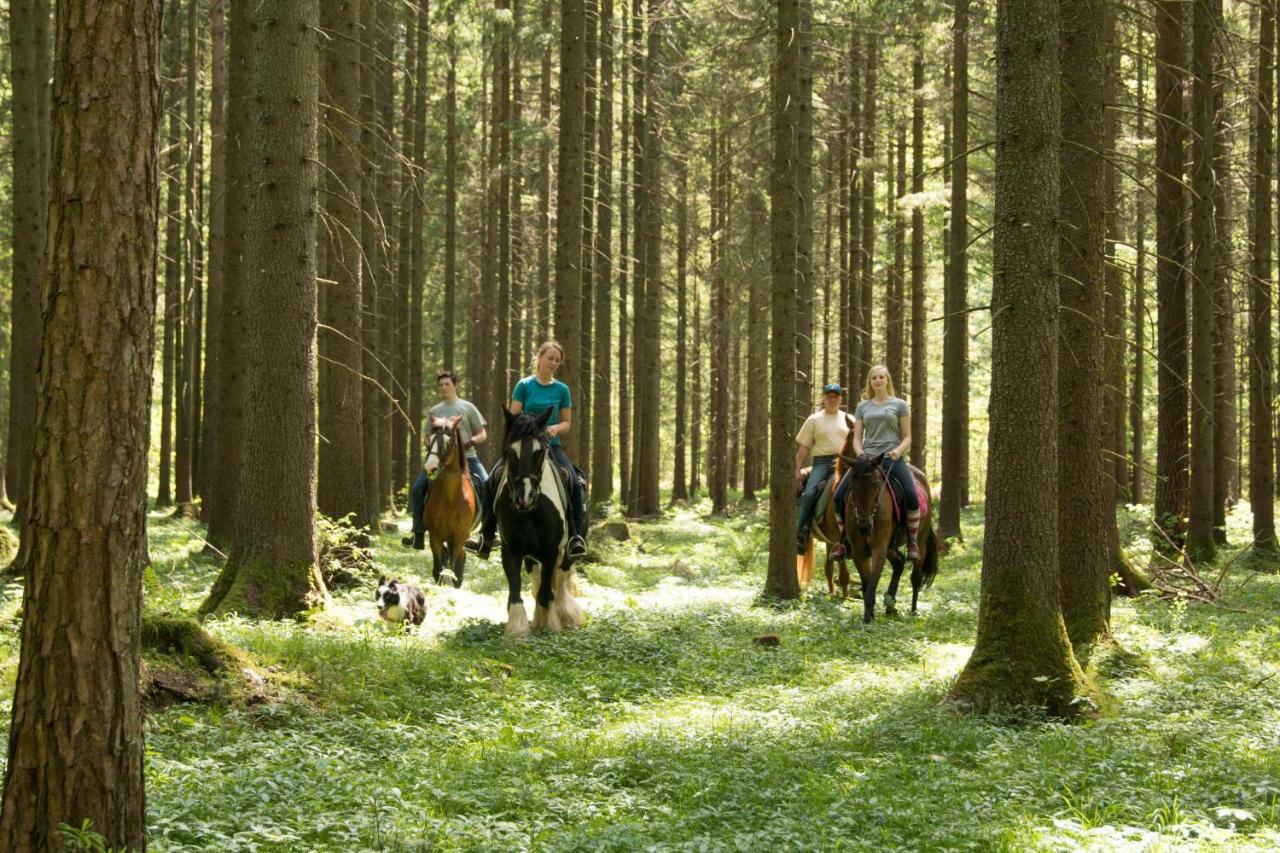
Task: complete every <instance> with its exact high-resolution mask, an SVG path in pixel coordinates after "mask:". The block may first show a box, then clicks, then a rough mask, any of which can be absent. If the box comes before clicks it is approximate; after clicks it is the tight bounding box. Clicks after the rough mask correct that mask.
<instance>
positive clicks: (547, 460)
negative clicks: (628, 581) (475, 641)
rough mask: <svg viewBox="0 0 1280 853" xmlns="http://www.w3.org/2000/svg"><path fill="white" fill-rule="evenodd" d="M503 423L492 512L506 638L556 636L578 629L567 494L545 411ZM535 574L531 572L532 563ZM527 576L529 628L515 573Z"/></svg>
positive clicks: (507, 414) (507, 415) (509, 418)
mask: <svg viewBox="0 0 1280 853" xmlns="http://www.w3.org/2000/svg"><path fill="white" fill-rule="evenodd" d="M502 413H503V415H504V416H505V418H506V421H507V428H506V437H505V439H504V442H503V443H504V450H503V457H504V458H503V461H504V463H505V470H504V471H503V474H502V479H501V482H499V483H497V484H496V485H495V488H496V489H497V491H496V492H495V496H494V502H493V511H494V515H495V516H496V517H497V521H498V531H499V533H500V535H501V537H502V568H503V571H504V572H506V575H507V587H508V594H507V628H506V633H507V634H508V635H512V636H523V635H525V634H527V633H529V629H530V627H532V628H533V629H535V630H538V629H546V630H548V631H553V632H558V631H562V630H565V629H572V628H578V627H581V625H582V610H581V608H579V607H578V602H577V601H575V600H574V598H573V592H572V586H573V572H572V571H571V569H570V568H569V566H568V563H567V560H566V559H565V558H566V555H567V552H568V547H569V521H568V518H569V513H568V506H567V503H568V499H567V492H566V490H565V489H564V488H563V481H562V480H561V474H560V470H559V467H558V466H557V465H556V463H555V460H554V459H553V458H552V455H551V451H550V446H549V444H548V442H547V440H546V438H545V431H546V428H547V421H548V420H550V417H551V410H550V409H548V410H547V411H546V412H544V413H543V414H542V415H540V416H539V417H536V418H535V417H534V416H532V415H530V414H528V413H526V412H521V413H519V414H516V415H512V414H511V413H510V412H509V411H507V410H506V409H503V411H502ZM535 563H536V564H537V566H538V568H537V571H533V568H534V564H535ZM522 568H523V569H524V570H526V571H530V572H531V575H532V576H531V585H532V588H533V597H534V608H533V624H532V626H530V623H529V619H528V616H527V615H526V614H525V609H524V601H523V599H521V597H520V574H521V569H522Z"/></svg>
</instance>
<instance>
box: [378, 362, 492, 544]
mask: <svg viewBox="0 0 1280 853" xmlns="http://www.w3.org/2000/svg"><path fill="white" fill-rule="evenodd" d="M436 387H437V388H439V389H440V402H439V403H436V404H435V405H434V406H432V407H431V409H430V410H429V411H428V412H427V415H428V418H427V424H428V427H429V426H430V423H431V420H430V419H431V418H452V417H455V416H457V415H461V416H462V420H461V421H459V423H458V429H459V430H460V431H461V433H462V446H463V447H464V448H465V449H466V454H467V466H468V467H469V468H470V469H471V478H472V479H473V480H475V481H478V483H479V486H480V488H479V492H480V494H478V495H477V496H476V497H477V501H476V502H477V504H480V505H483V504H484V503H485V501H484V496H483V495H484V493H485V492H488V491H489V489H488V488H487V485H488V482H489V474H488V473H487V472H486V471H485V470H484V463H482V462H481V461H480V457H479V456H478V455H477V454H476V445H477V444H484V442H485V440H486V439H487V438H488V437H489V431H488V430H487V429H486V427H487V426H488V424H486V423H485V419H484V415H482V414H480V410H479V409H477V408H476V407H475V405H474V404H473V403H472V402H471V401H470V400H464V399H462V398H461V397H459V396H458V374H456V373H454V372H453V371H452V370H446V371H444V372H442V373H440V374H438V375H437V376H436ZM427 431H428V433H429V432H430V429H429V428H428V430H427ZM430 488H431V481H430V480H428V479H427V468H426V465H425V464H424V465H423V467H422V470H421V471H419V472H418V479H417V480H415V481H414V483H413V488H411V489H410V490H409V515H410V516H411V517H412V519H413V535H412V536H406V537H405V538H403V539H401V540H400V544H401V545H404V546H405V547H406V548H416V549H418V550H419V551H421V550H422V549H423V548H424V547H425V542H424V537H425V535H426V532H427V526H426V522H425V520H424V519H423V517H422V508H423V507H424V506H426V505H427V494H428V492H429V491H430Z"/></svg>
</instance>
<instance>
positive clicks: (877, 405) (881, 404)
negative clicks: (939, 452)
mask: <svg viewBox="0 0 1280 853" xmlns="http://www.w3.org/2000/svg"><path fill="white" fill-rule="evenodd" d="M853 417H854V422H853V452H854V453H856V454H859V455H860V454H863V453H865V454H866V455H868V456H878V455H880V454H884V460H883V462H882V463H881V464H882V465H883V466H884V471H885V474H887V475H888V476H890V477H892V478H893V479H894V480H896V481H897V482H898V487H899V490H900V491H901V493H902V503H903V509H904V510H905V511H906V513H907V559H908V560H919V559H920V546H919V544H918V543H917V542H916V533H917V531H918V530H919V529H920V500H919V498H918V497H917V496H916V485H915V478H914V477H912V476H911V469H909V468H908V467H907V463H906V462H905V461H903V458H902V457H903V455H904V454H906V452H907V450H908V449H909V448H910V447H911V409H910V408H909V407H908V406H907V403H906V401H905V400H903V399H902V398H901V397H898V396H896V395H895V394H894V390H893V377H891V376H890V375H889V368H887V367H885V366H884V365H883V364H877V365H876V366H875V367H873V368H871V370H870V371H869V372H868V373H867V383H866V385H864V386H863V388H862V400H861V402H859V403H858V407H857V409H855V410H854V415H853ZM848 490H849V479H848V476H846V477H845V479H844V481H842V482H841V483H840V486H839V488H837V489H836V501H837V502H838V503H837V506H843V505H844V498H845V496H846V495H847V494H848Z"/></svg>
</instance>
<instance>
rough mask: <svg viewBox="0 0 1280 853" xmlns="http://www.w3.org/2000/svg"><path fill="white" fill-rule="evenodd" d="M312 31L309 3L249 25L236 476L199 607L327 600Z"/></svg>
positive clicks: (269, 609)
mask: <svg viewBox="0 0 1280 853" xmlns="http://www.w3.org/2000/svg"><path fill="white" fill-rule="evenodd" d="M318 28H319V6H318V0H282V2H280V3H278V4H277V5H276V7H275V9H274V15H273V16H272V17H270V18H267V19H264V20H262V21H260V23H259V26H258V28H257V31H256V35H257V38H256V40H255V48H256V57H257V62H256V67H255V84H256V85H255V89H256V92H257V96H256V98H255V101H256V103H257V104H258V109H257V110H256V111H255V120H254V123H253V125H252V127H251V133H250V137H251V145H250V149H249V152H250V156H251V157H252V158H253V164H254V175H255V177H256V178H257V187H258V191H257V192H256V193H254V196H253V200H252V205H251V207H250V219H249V229H248V234H249V242H248V245H247V247H246V248H247V249H248V259H249V261H250V263H251V264H252V269H254V270H255V286H254V287H253V288H252V289H251V290H250V292H249V300H248V305H247V308H248V311H249V316H250V327H249V330H250V334H249V341H248V352H249V367H250V370H249V389H248V390H249V397H248V402H249V417H248V420H247V422H246V424H245V427H246V428H245V448H244V473H243V476H242V477H241V481H240V495H239V501H238V503H239V507H240V510H239V520H238V529H237V535H236V541H235V544H234V546H233V549H232V552H231V556H230V558H229V559H228V561H227V564H226V565H225V566H224V567H223V570H222V574H221V575H220V576H219V578H218V580H217V582H216V583H215V585H214V588H213V590H212V591H211V592H210V594H209V597H208V599H206V600H205V602H204V604H203V605H201V611H202V612H203V613H210V612H216V613H229V612H238V613H246V614H254V615H259V616H265V617H269V618H279V617H282V616H287V615H291V614H296V613H299V612H301V611H305V610H309V609H312V608H315V607H317V606H320V605H322V604H323V603H324V601H325V599H326V597H327V593H326V591H325V588H324V581H323V580H322V579H321V577H320V569H319V567H318V565H317V562H316V537H315V510H316V507H315V444H314V441H315V438H314V437H315V430H316V422H315V417H316V416H315V379H316V350H315V333H316V290H315V288H316V283H315V282H316V277H315V245H316V228H315V226H316V202H317V194H316V189H317V182H318V173H319V169H318V166H317V156H316V125H317V118H318V110H317V104H318V100H317V99H318V95H319V91H318V88H319V87H318V81H319V75H320V68H319V58H320V51H319V44H318Z"/></svg>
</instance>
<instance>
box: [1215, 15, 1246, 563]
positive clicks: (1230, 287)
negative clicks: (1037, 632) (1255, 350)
mask: <svg viewBox="0 0 1280 853" xmlns="http://www.w3.org/2000/svg"><path fill="white" fill-rule="evenodd" d="M1213 14H1214V21H1215V26H1216V27H1217V28H1218V29H1219V30H1221V28H1222V0H1214V10H1213ZM1215 63H1216V72H1215V74H1214V79H1213V114H1214V126H1213V135H1214V143H1213V156H1214V161H1215V162H1214V173H1215V175H1216V176H1217V180H1215V181H1214V201H1213V209H1214V233H1215V235H1216V236H1217V239H1216V240H1215V241H1214V248H1215V252H1214V316H1215V318H1216V319H1215V321H1214V324H1215V335H1214V341H1213V347H1214V380H1213V384H1214V397H1213V400H1214V411H1213V425H1214V431H1213V446H1214V450H1213V457H1214V458H1213V535H1214V540H1215V541H1216V542H1217V543H1218V544H1219V545H1226V544H1227V507H1228V506H1231V505H1234V504H1235V503H1236V501H1237V500H1239V496H1240V462H1239V457H1238V456H1237V454H1236V442H1237V440H1238V438H1239V425H1238V421H1237V417H1236V405H1237V400H1236V365H1235V361H1236V339H1235V338H1236V321H1235V310H1236V309H1235V289H1234V282H1233V281H1232V273H1233V265H1234V263H1235V260H1234V258H1233V257H1232V246H1231V210H1230V206H1231V180H1230V175H1231V137H1230V133H1231V130H1230V126H1229V124H1228V123H1229V121H1230V116H1229V115H1228V114H1227V110H1226V106H1225V98H1224V91H1225V89H1226V77H1227V75H1226V74H1225V73H1223V69H1222V49H1221V47H1219V48H1218V52H1217V53H1216V54H1215Z"/></svg>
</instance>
